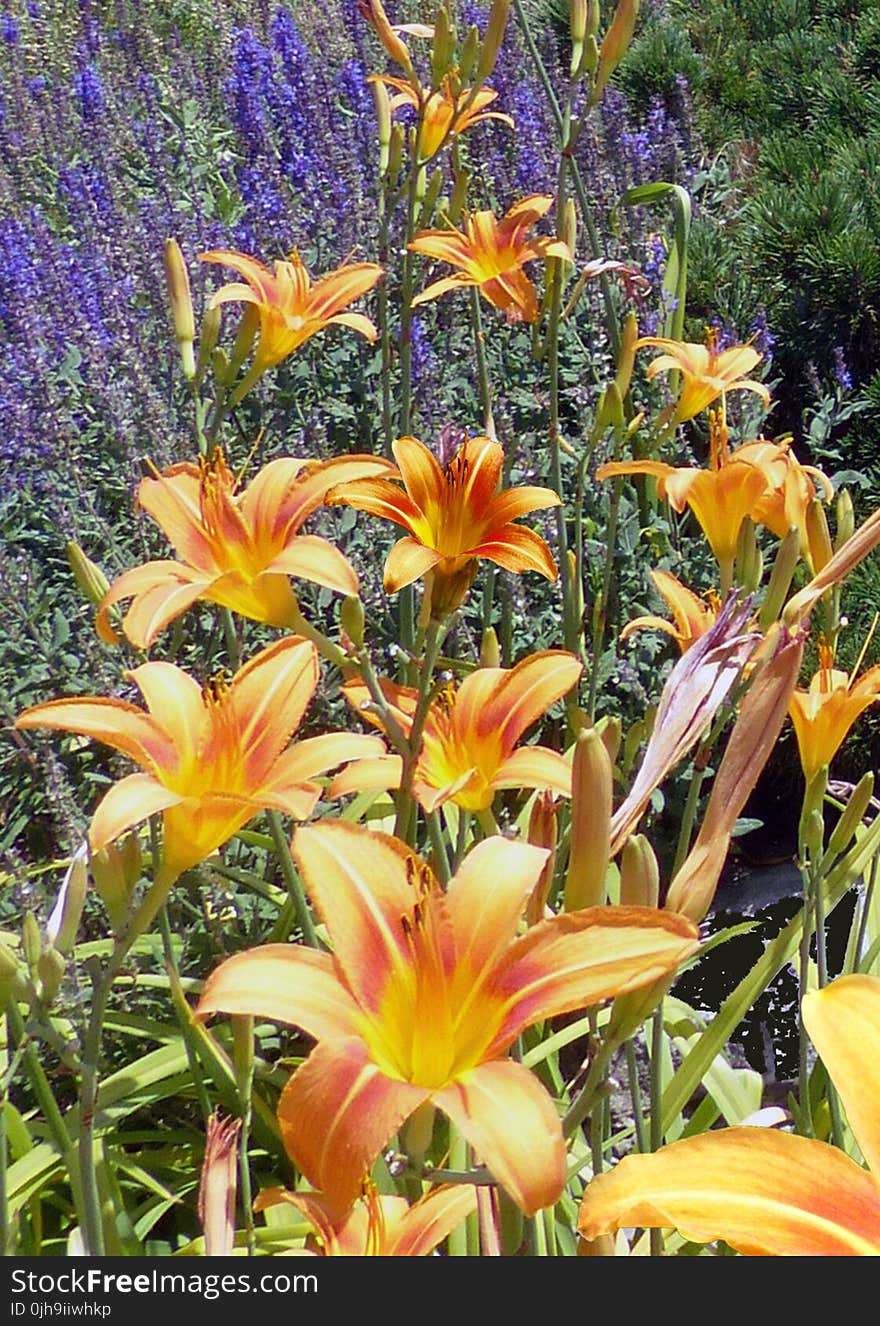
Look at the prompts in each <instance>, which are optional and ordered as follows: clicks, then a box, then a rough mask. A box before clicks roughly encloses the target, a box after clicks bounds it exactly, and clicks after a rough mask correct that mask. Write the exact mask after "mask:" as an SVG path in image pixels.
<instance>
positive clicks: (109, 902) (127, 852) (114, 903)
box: [90, 833, 141, 931]
mask: <svg viewBox="0 0 880 1326" xmlns="http://www.w3.org/2000/svg"><path fill="white" fill-rule="evenodd" d="M90 869H91V873H92V879H93V880H94V882H95V888H96V890H97V892H98V896H99V897H100V899H101V901H102V902H103V904H104V906H105V907H106V908H107V915H108V916H109V918H110V924H111V925H112V927H113V929H114V930H117V931H118V930H121V929H122V927H123V926H124V925H125V922H126V921H127V920H128V913H129V909H130V906H131V898H132V894H133V893H134V889H135V886H136V884H137V882H138V880H139V879H140V877H141V845H140V839H139V838H138V836H137V834H136V833H127V834H125V835H124V836H123V837H122V838H117V840H116V841H115V842H113V843H108V845H107V846H106V847H104V848H102V849H101V851H100V852H93V853H92V858H91V862H90Z"/></svg>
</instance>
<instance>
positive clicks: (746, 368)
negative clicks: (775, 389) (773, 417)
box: [635, 328, 770, 428]
mask: <svg viewBox="0 0 880 1326" xmlns="http://www.w3.org/2000/svg"><path fill="white" fill-rule="evenodd" d="M645 345H656V346H659V347H660V348H661V349H662V350H665V351H666V353H665V354H662V355H658V356H657V358H656V359H653V360H652V361H651V363H650V364H649V365H648V370H647V376H648V378H649V379H650V378H655V377H656V376H657V374H658V373H673V372H674V373H680V374H681V376H682V383H683V385H682V392H681V395H680V396H679V398H678V402H677V404H676V405H674V406H670V407H669V408H668V409H666V410H664V411H663V414H662V415H661V416H660V418H661V420H664V421H666V420H668V424H669V427H670V428H674V427H675V426H676V424H680V423H684V422H685V421H686V420H688V419H693V418H694V416H695V415H697V414H699V413H700V412H701V411H702V410H705V409H706V407H707V406H708V405H711V404H712V402H713V401H716V400H717V399H718V397H719V396H720V397H721V401H722V410H723V405H724V398H725V396H726V394H727V392H729V391H753V392H755V394H756V395H758V396H760V397H761V400H762V401H763V402H764V407H765V409H766V408H768V407H769V405H770V393H769V391H768V390H767V388H766V387H765V386H764V384H763V382H755V381H754V379H752V378H747V377H746V376H745V375H746V373H750V372H751V371H752V369H753V368H755V367H756V366H757V365H758V364H759V363H760V362H761V359H762V355H761V354H760V352H759V351H758V350H756V349H755V347H754V346H753V345H732V346H730V348H729V349H727V350H720V351H719V350H718V349H717V333H716V332H715V331H714V329H713V328H709V330H708V333H707V340H706V344H705V345H696V344H694V343H693V342H692V341H671V340H669V339H668V338H667V337H665V336H642V337H640V338H639V340H637V341H636V346H635V348H636V349H637V350H639V349H641V348H642V346H645Z"/></svg>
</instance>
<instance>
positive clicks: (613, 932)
mask: <svg viewBox="0 0 880 1326" xmlns="http://www.w3.org/2000/svg"><path fill="white" fill-rule="evenodd" d="M698 947H699V942H698V934H697V928H696V926H695V925H693V924H692V923H691V922H690V921H688V920H686V919H685V918H684V917H683V916H678V915H676V914H674V913H672V912H659V911H654V910H653V909H652V908H649V907H587V908H585V909H583V910H582V911H577V912H567V913H565V914H564V915H560V916H555V917H553V919H552V920H549V921H542V922H541V923H540V924H539V925H536V926H533V927H532V928H531V930H529V931H528V933H527V934H525V935H523V936H522V938H520V939H518V940H516V942H515V943H514V944H513V945H512V946H511V948H510V949H509V950H508V952H507V955H506V957H505V958H504V959H503V960H502V961H501V963H500V964H499V966H498V968H497V970H496V973H495V975H494V976H493V978H492V982H491V989H492V991H493V993H497V994H498V995H500V996H502V997H506V999H507V1001H508V1011H507V1016H506V1018H505V1022H504V1026H503V1027H502V1029H501V1031H500V1032H499V1034H498V1036H497V1037H496V1038H495V1040H494V1041H493V1042H492V1046H491V1047H490V1050H489V1051H487V1053H488V1054H500V1053H501V1052H502V1051H503V1050H504V1049H506V1047H507V1046H508V1045H510V1044H511V1042H512V1041H513V1040H514V1039H515V1038H516V1036H518V1035H519V1033H520V1032H521V1031H522V1030H523V1028H524V1027H528V1026H530V1025H531V1024H532V1023H533V1022H537V1021H538V1020H539V1019H541V1018H548V1017H554V1016H555V1015H556V1014H557V1013H570V1012H571V1011H572V1010H573V1009H576V1008H589V1007H591V1006H592V1005H593V1004H597V1003H599V1001H600V1000H602V999H610V998H613V997H614V996H616V995H620V994H626V993H627V992H628V991H630V990H638V989H640V988H641V986H643V985H649V984H650V983H651V982H653V981H656V980H659V979H660V977H662V976H667V975H668V974H669V973H670V972H672V971H674V970H675V968H676V967H677V966H678V965H679V963H681V962H683V961H684V960H685V959H686V958H689V957H690V956H691V955H692V954H693V953H695V952H696V950H697V948H698Z"/></svg>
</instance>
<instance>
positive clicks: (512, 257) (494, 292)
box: [408, 193, 574, 322]
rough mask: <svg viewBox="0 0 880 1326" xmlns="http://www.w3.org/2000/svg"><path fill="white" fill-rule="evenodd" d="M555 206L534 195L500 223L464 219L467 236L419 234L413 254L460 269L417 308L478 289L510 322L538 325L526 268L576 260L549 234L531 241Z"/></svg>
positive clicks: (483, 217)
mask: <svg viewBox="0 0 880 1326" xmlns="http://www.w3.org/2000/svg"><path fill="white" fill-rule="evenodd" d="M552 205H553V198H552V197H551V196H550V195H549V194H542V193H535V194H530V195H529V196H528V197H527V198H522V199H520V201H519V202H518V203H514V205H513V207H511V208H510V210H509V211H508V212H507V213H505V215H504V216H503V217H502V218H501V220H500V221H499V220H498V219H497V217H496V216H495V214H494V212H471V213H470V214H469V215H468V216H467V217H466V218H465V233H464V234H462V233H461V232H460V231H458V230H421V231H419V233H418V234H417V235H416V236H415V238H414V239H413V240H412V242H411V243H410V244H409V245H408V247H409V248H410V249H412V251H413V253H424V254H425V255H426V256H427V257H428V258H437V259H439V261H440V262H448V263H450V264H451V265H452V266H453V267H460V268H461V271H459V272H456V273H455V274H454V275H453V276H444V277H443V278H442V279H441V280H439V281H434V282H433V283H432V284H431V285H429V286H428V287H427V289H425V290H423V291H422V293H421V294H420V295H416V297H415V299H414V300H413V301H412V306H413V308H415V307H416V305H418V304H424V303H425V301H426V300H429V299H436V298H437V297H438V295H445V294H446V293H447V291H449V290H459V289H460V288H461V287H462V286H469V285H475V286H477V287H478V289H479V290H480V293H481V294H482V296H483V298H484V299H487V300H488V301H489V303H490V304H492V305H493V307H494V308H497V309H501V311H502V313H504V314H506V316H507V320H508V322H536V321H537V318H538V313H539V309H538V296H537V293H536V291H535V287H534V286H533V285H532V283H531V281H530V280H529V278H528V277H527V276H526V274H525V272H524V271H523V266H524V265H525V263H527V262H534V261H535V259H537V258H564V259H565V260H566V261H567V262H573V261H574V255H573V253H572V252H571V249H570V248H569V247H568V245H567V244H565V243H563V241H562V240H561V239H552V238H550V237H549V236H546V235H543V236H540V237H539V238H538V239H531V240H529V239H527V238H526V235H527V232H528V231H529V230H531V229H532V227H533V226H534V225H535V223H536V222H537V221H539V220H540V218H541V217H542V216H543V215H544V213H545V212H547V211H549V209H550V208H551V207H552Z"/></svg>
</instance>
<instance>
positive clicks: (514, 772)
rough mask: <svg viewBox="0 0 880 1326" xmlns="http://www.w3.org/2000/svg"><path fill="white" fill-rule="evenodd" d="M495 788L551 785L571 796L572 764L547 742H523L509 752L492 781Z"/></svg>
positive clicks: (554, 788)
mask: <svg viewBox="0 0 880 1326" xmlns="http://www.w3.org/2000/svg"><path fill="white" fill-rule="evenodd" d="M490 786H491V787H494V788H495V789H496V791H501V789H502V788H505V787H540V788H550V789H552V790H553V791H554V792H559V793H560V795H561V796H564V797H570V796H571V765H570V764H569V763H568V761H567V760H565V759H563V757H562V756H561V755H559V754H558V753H557V752H556V751H555V750H548V749H547V748H546V746H520V747H518V749H517V750H515V751H513V752H512V753H511V754H510V755H508V757H507V759H506V760H505V761H504V763H503V764H502V765H501V766H500V768H499V769H498V772H497V773H496V774H495V775H494V777H493V778H492V780H491V783H490Z"/></svg>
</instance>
